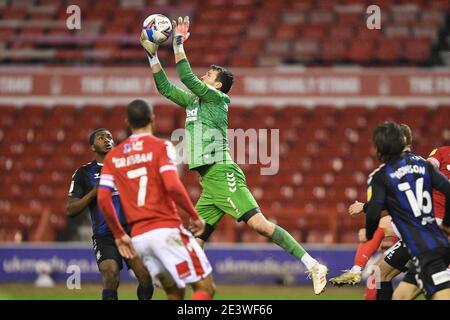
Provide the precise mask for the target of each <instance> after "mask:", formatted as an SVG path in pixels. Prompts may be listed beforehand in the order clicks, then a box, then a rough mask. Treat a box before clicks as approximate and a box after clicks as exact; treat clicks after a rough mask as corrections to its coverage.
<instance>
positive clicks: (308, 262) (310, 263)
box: [301, 253, 319, 270]
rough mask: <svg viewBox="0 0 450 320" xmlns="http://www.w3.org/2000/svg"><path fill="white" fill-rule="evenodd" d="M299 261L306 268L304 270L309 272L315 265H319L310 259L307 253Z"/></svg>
mask: <svg viewBox="0 0 450 320" xmlns="http://www.w3.org/2000/svg"><path fill="white" fill-rule="evenodd" d="M301 260H302V263H303V264H304V265H305V266H306V268H307V269H308V270H311V269H312V267H314V266H315V265H316V264H318V263H319V262H318V261H317V260H316V259H314V258H313V257H311V256H310V255H309V254H308V253H305V254H304V255H303V257H302V258H301Z"/></svg>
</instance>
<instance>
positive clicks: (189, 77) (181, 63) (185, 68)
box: [172, 17, 220, 101]
mask: <svg viewBox="0 0 450 320" xmlns="http://www.w3.org/2000/svg"><path fill="white" fill-rule="evenodd" d="M172 26H173V30H174V31H173V32H174V35H173V51H174V53H175V63H176V65H177V72H178V76H179V78H180V80H181V82H182V83H183V84H184V85H185V86H186V87H187V88H188V89H189V90H191V91H192V92H193V93H194V94H195V95H196V96H198V97H200V98H202V99H203V100H205V101H208V100H209V101H212V100H215V99H217V98H219V97H220V95H219V92H218V91H217V90H216V89H214V88H212V87H210V86H208V85H207V84H206V83H204V82H203V81H201V80H200V79H199V78H197V76H196V75H195V74H194V73H193V72H192V69H191V66H190V64H189V62H188V60H187V57H186V53H185V52H184V47H183V43H184V42H185V41H186V40H187V38H189V35H190V34H189V32H188V31H189V17H185V18H184V19H182V18H181V17H179V18H178V22H176V21H172Z"/></svg>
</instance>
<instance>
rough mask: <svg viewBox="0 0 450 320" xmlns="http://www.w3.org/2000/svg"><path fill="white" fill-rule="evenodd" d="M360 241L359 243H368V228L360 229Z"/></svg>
mask: <svg viewBox="0 0 450 320" xmlns="http://www.w3.org/2000/svg"><path fill="white" fill-rule="evenodd" d="M358 240H359V242H367V237H366V228H362V229H359V232H358Z"/></svg>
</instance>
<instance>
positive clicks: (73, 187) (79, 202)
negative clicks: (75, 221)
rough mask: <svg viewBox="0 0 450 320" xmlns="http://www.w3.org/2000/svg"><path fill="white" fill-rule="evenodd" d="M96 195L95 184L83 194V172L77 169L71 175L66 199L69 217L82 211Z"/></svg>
mask: <svg viewBox="0 0 450 320" xmlns="http://www.w3.org/2000/svg"><path fill="white" fill-rule="evenodd" d="M96 196H97V186H95V187H94V188H92V190H90V191H89V192H88V193H86V194H85V192H84V188H83V173H82V171H81V170H77V171H76V172H75V173H74V175H73V176H72V182H71V184H70V190H69V197H68V199H67V205H66V213H67V216H69V217H75V216H77V215H79V214H80V213H82V212H83V211H84V209H86V208H87V207H88V206H89V204H90V203H91V202H92V201H94V199H95V197H96Z"/></svg>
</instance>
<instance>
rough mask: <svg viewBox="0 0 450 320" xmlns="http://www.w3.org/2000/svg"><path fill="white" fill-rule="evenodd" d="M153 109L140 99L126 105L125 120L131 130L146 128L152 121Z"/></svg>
mask: <svg viewBox="0 0 450 320" xmlns="http://www.w3.org/2000/svg"><path fill="white" fill-rule="evenodd" d="M152 115H153V108H152V106H149V105H148V104H147V102H145V101H144V100H142V99H136V100H133V101H131V102H130V103H129V104H128V109H127V118H128V123H129V124H130V126H131V128H133V129H139V128H144V127H146V126H147V125H148V124H149V123H150V121H151V120H152Z"/></svg>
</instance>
